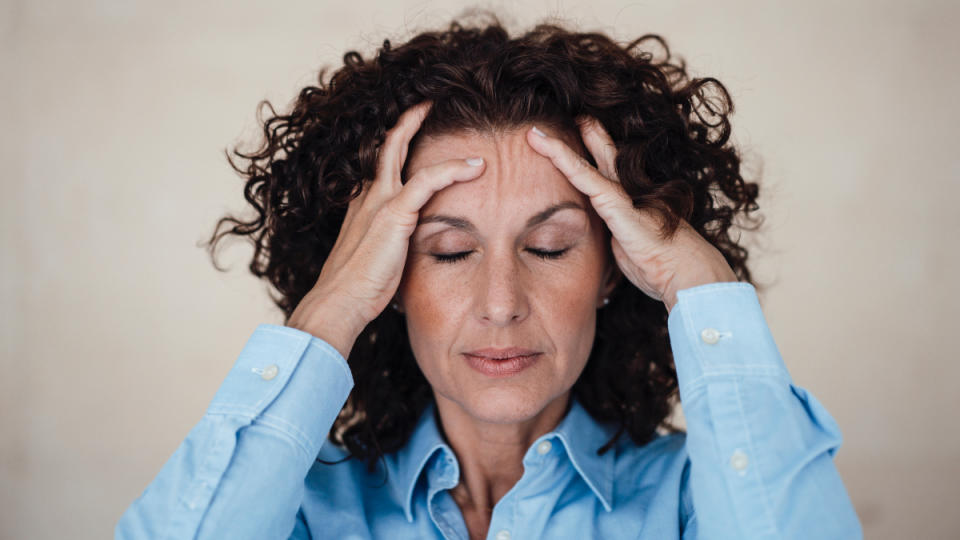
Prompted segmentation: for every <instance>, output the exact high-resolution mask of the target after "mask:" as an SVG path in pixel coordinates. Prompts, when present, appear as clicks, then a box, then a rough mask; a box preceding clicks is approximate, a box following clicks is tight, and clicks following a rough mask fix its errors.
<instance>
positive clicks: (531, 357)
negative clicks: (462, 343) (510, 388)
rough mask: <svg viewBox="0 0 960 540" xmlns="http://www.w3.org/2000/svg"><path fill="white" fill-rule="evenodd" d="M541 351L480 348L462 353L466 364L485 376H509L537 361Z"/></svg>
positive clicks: (512, 348)
mask: <svg viewBox="0 0 960 540" xmlns="http://www.w3.org/2000/svg"><path fill="white" fill-rule="evenodd" d="M541 356H543V353H540V352H536V351H532V350H530V349H520V348H518V347H511V348H508V349H481V350H477V351H471V352H468V353H463V357H464V358H465V359H466V360H467V364H468V365H469V366H470V367H471V368H473V369H474V370H476V371H478V372H480V373H482V374H483V375H486V376H487V377H493V378H501V377H510V376H513V375H516V374H518V373H520V372H521V371H523V370H525V369H527V368H529V367H530V366H532V365H534V364H536V363H537V360H539V359H540V357H541Z"/></svg>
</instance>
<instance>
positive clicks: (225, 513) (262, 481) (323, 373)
mask: <svg viewBox="0 0 960 540" xmlns="http://www.w3.org/2000/svg"><path fill="white" fill-rule="evenodd" d="M352 387H353V377H352V375H351V373H350V369H349V367H348V366H347V363H346V361H345V360H344V359H343V356H341V355H340V353H339V352H337V350H336V349H334V348H333V347H332V346H331V345H329V344H328V343H326V342H325V341H323V340H321V339H319V338H316V337H314V336H312V335H310V334H309V333H307V332H303V331H300V330H297V329H294V328H289V327H286V326H278V325H272V324H261V325H260V326H258V327H257V328H256V330H255V331H254V332H253V335H252V336H251V337H250V339H249V340H248V341H247V343H246V345H245V346H244V348H243V350H242V352H241V353H240V356H239V358H237V361H236V363H235V364H234V366H233V368H232V369H231V370H230V372H229V373H228V374H227V377H226V380H224V382H223V384H222V385H221V386H220V389H219V390H218V391H217V393H216V395H215V396H214V398H213V401H212V402H211V403H210V406H209V408H208V409H207V411H206V414H205V415H204V416H203V418H202V419H201V420H200V422H199V423H198V424H197V425H196V426H195V427H194V428H193V429H192V430H191V431H190V433H189V434H188V435H187V438H186V440H184V441H183V443H181V444H180V447H179V448H177V450H176V451H175V452H174V453H173V455H172V456H171V457H170V459H169V460H168V461H167V462H166V464H165V465H164V466H163V468H162V469H161V470H160V472H159V473H158V474H157V476H156V478H154V480H153V481H152V482H151V483H150V485H149V486H147V488H146V490H145V491H144V492H143V494H142V495H140V497H139V498H137V499H136V500H135V501H134V502H133V503H132V504H131V505H130V507H129V508H128V509H127V511H126V512H125V513H124V514H123V516H122V517H121V518H120V521H119V522H118V523H117V526H116V530H115V536H116V538H118V539H120V538H123V539H127V538H138V539H139V538H150V539H184V538H231V539H242V538H257V539H261V538H287V537H288V536H290V535H291V533H294V532H295V531H294V526H295V525H296V520H297V512H298V509H299V507H300V503H301V501H302V499H303V490H304V478H306V475H307V473H308V472H309V470H310V467H311V466H312V464H313V463H314V460H315V458H316V456H317V453H318V452H319V450H320V447H321V445H322V444H323V443H324V441H325V440H326V437H327V434H328V433H329V430H330V427H331V426H332V425H333V421H334V420H335V419H336V417H337V414H339V412H340V409H341V408H342V407H343V404H344V403H345V402H346V399H347V396H348V395H349V393H350V390H351V388H352Z"/></svg>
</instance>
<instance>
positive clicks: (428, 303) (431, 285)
mask: <svg viewBox="0 0 960 540" xmlns="http://www.w3.org/2000/svg"><path fill="white" fill-rule="evenodd" d="M451 266H456V265H451ZM461 281H463V279H462V277H461V276H457V273H456V272H455V271H453V269H451V268H445V267H443V266H438V265H437V264H435V263H432V262H430V261H426V260H423V259H422V258H420V257H411V258H410V260H408V261H407V265H406V267H405V268H404V275H403V279H402V280H401V282H400V286H399V288H398V292H399V294H400V299H401V302H402V303H403V309H404V312H405V316H406V321H407V331H408V333H409V335H410V344H411V346H412V347H413V348H414V352H415V353H416V352H418V349H420V350H422V349H423V347H424V346H433V347H439V346H444V345H446V346H449V345H450V343H448V340H449V338H452V337H453V336H452V332H453V328H455V326H456V321H458V320H459V319H460V317H461V313H460V312H461V310H463V309H464V306H465V305H466V302H465V301H464V300H465V298H464V297H465V295H466V291H467V289H466V287H467V286H468V284H467V283H461Z"/></svg>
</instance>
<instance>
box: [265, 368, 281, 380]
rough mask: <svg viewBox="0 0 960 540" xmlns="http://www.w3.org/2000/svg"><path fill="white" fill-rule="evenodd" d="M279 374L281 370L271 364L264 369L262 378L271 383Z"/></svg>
mask: <svg viewBox="0 0 960 540" xmlns="http://www.w3.org/2000/svg"><path fill="white" fill-rule="evenodd" d="M277 373H280V368H278V367H277V365H276V364H270V365H269V366H267V367H265V368H263V373H261V374H260V378H261V379H263V380H265V381H269V380H272V379H273V378H274V377H276V376H277Z"/></svg>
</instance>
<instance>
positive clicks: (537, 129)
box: [533, 126, 547, 137]
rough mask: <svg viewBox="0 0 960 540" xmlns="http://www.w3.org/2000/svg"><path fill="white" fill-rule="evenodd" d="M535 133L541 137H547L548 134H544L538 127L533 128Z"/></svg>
mask: <svg viewBox="0 0 960 540" xmlns="http://www.w3.org/2000/svg"><path fill="white" fill-rule="evenodd" d="M533 132H534V133H536V134H537V135H539V136H541V137H546V136H547V134H546V133H544V132H542V131H540V128H538V127H537V126H533Z"/></svg>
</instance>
